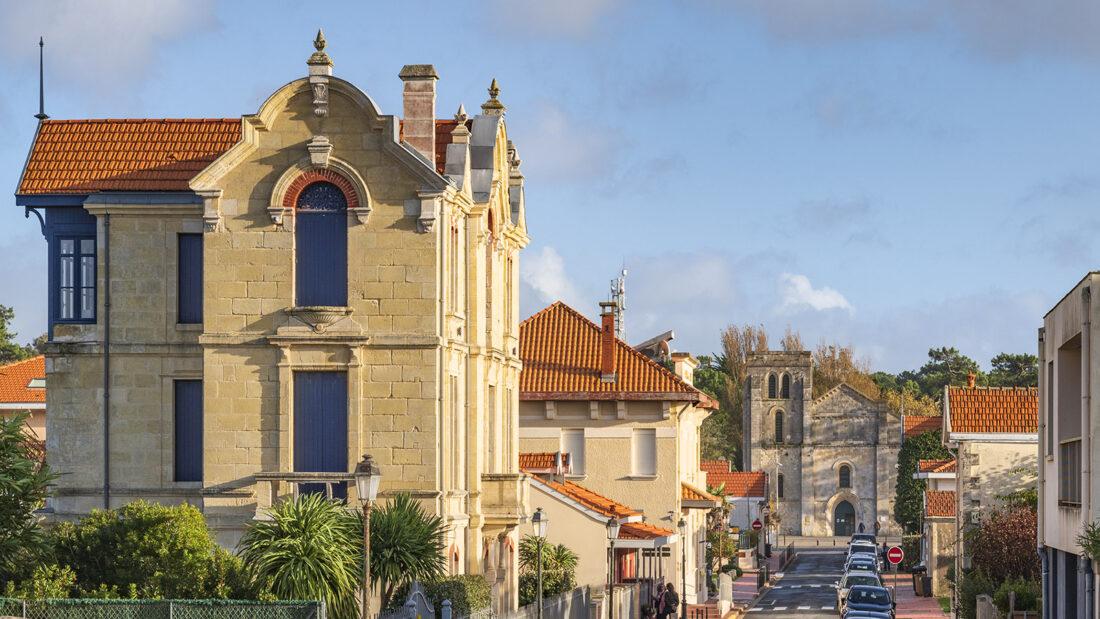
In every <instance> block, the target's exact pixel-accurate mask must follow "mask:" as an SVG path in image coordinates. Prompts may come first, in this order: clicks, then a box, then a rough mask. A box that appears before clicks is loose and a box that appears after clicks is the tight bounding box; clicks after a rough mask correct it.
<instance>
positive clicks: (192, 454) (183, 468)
mask: <svg viewBox="0 0 1100 619" xmlns="http://www.w3.org/2000/svg"><path fill="white" fill-rule="evenodd" d="M175 392H176V393H175V437H176V448H175V463H176V466H175V469H176V470H175V477H176V481H202V381H201V380H177V381H175Z"/></svg>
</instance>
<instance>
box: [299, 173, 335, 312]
mask: <svg viewBox="0 0 1100 619" xmlns="http://www.w3.org/2000/svg"><path fill="white" fill-rule="evenodd" d="M296 206H297V209H296V211H295V215H294V243H295V256H294V260H295V268H294V279H295V282H296V283H295V288H296V289H297V290H296V297H297V299H296V303H297V305H298V306H308V305H335V306H344V305H347V303H348V215H347V198H346V197H345V196H344V194H343V192H342V191H340V188H339V187H337V186H336V185H333V184H332V183H326V182H320V183H313V184H312V185H310V186H308V187H306V188H305V189H304V190H302V193H301V195H300V196H299V197H298V203H297V205H296Z"/></svg>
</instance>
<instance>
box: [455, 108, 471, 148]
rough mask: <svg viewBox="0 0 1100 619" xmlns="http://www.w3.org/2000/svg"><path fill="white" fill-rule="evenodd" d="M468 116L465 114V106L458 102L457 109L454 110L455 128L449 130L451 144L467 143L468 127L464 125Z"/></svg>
mask: <svg viewBox="0 0 1100 619" xmlns="http://www.w3.org/2000/svg"><path fill="white" fill-rule="evenodd" d="M467 119H469V116H467V115H466V106H465V105H462V104H461V103H459V104H458V111H457V112H455V128H454V129H453V130H451V135H452V136H453V137H452V138H451V143H453V144H468V143H469V142H470V128H469V127H467V126H466V121H467Z"/></svg>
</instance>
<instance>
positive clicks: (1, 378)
mask: <svg viewBox="0 0 1100 619" xmlns="http://www.w3.org/2000/svg"><path fill="white" fill-rule="evenodd" d="M34 379H39V380H45V379H46V358H45V357H43V356H42V355H39V356H37V357H31V358H30V359H25V360H23V361H16V362H15V363H9V364H8V365H4V366H0V403H4V404H37V403H41V402H45V401H46V388H45V387H35V388H31V387H28V385H29V384H30V382H31V380H34Z"/></svg>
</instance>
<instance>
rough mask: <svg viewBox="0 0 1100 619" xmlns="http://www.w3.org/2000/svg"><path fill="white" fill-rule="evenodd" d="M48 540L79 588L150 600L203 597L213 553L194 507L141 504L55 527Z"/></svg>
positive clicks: (199, 515) (213, 550) (210, 539)
mask: <svg viewBox="0 0 1100 619" xmlns="http://www.w3.org/2000/svg"><path fill="white" fill-rule="evenodd" d="M53 538H54V546H55V553H56V556H57V560H58V563H59V564H61V565H68V566H69V567H71V568H72V569H73V570H74V571H75V572H76V582H77V585H78V586H79V587H81V588H88V589H97V588H98V587H99V585H105V586H106V587H107V589H110V588H111V587H117V588H118V589H119V590H120V591H126V590H128V589H130V588H131V587H134V588H136V591H137V594H138V595H139V596H140V597H150V598H201V597H205V595H206V583H207V579H208V578H209V576H210V570H211V565H212V563H213V557H214V552H215V548H216V545H215V543H214V540H213V537H212V536H211V535H210V531H209V530H208V529H207V527H206V520H205V519H204V518H203V516H202V514H201V513H200V512H199V510H197V509H195V508H194V507H193V506H191V505H187V504H183V505H179V506H176V507H168V506H165V505H160V504H156V503H146V502H144V501H135V502H133V503H129V504H127V505H125V506H123V507H121V508H119V509H113V510H106V511H105V510H93V511H92V513H90V514H88V515H87V516H85V517H84V518H82V519H81V520H80V521H78V522H76V523H61V524H58V525H57V527H55V529H54V531H53Z"/></svg>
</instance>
